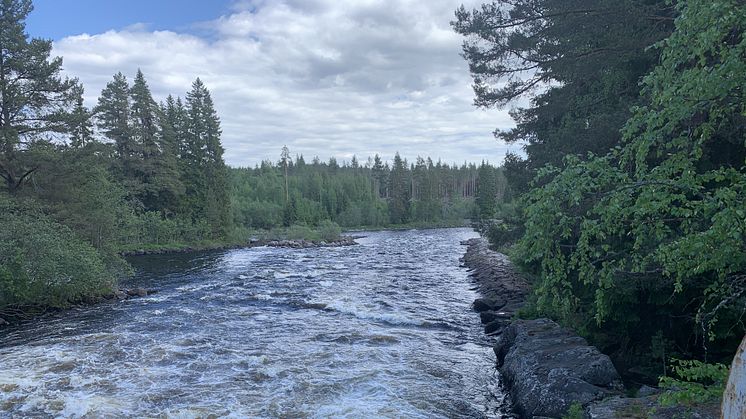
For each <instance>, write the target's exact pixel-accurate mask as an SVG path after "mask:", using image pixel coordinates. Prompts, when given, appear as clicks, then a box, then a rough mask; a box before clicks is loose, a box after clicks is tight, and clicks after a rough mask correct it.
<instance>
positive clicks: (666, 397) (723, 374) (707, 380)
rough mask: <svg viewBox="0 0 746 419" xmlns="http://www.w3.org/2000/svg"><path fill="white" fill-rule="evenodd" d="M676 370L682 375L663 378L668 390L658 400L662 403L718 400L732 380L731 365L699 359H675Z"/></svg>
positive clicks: (664, 386)
mask: <svg viewBox="0 0 746 419" xmlns="http://www.w3.org/2000/svg"><path fill="white" fill-rule="evenodd" d="M672 369H673V372H674V374H676V376H677V377H678V378H673V377H661V379H660V386H661V388H663V389H666V392H665V393H663V394H662V395H661V397H660V399H659V400H658V402H659V403H660V405H661V406H682V405H683V406H689V407H691V406H695V405H700V404H706V403H716V402H717V401H718V400H720V398H721V397H722V396H723V391H725V383H726V382H727V380H728V367H727V366H725V365H723V364H706V363H704V362H700V361H696V360H690V361H686V360H680V359H675V360H673V365H672Z"/></svg>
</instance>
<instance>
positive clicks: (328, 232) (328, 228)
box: [318, 220, 342, 242]
mask: <svg viewBox="0 0 746 419" xmlns="http://www.w3.org/2000/svg"><path fill="white" fill-rule="evenodd" d="M318 231H319V236H321V240H324V241H327V242H332V241H335V240H339V237H340V235H341V234H342V229H341V228H339V226H338V225H337V223H335V222H332V221H329V220H324V221H322V222H321V223H320V224H319V228H318Z"/></svg>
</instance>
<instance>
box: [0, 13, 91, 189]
mask: <svg viewBox="0 0 746 419" xmlns="http://www.w3.org/2000/svg"><path fill="white" fill-rule="evenodd" d="M32 9H33V6H32V4H31V0H14V1H8V0H5V1H2V2H0V16H2V19H1V21H0V25H2V27H1V28H0V45H2V48H0V75H2V76H1V77H0V92H2V100H1V101H0V115H2V123H0V178H2V179H3V180H4V181H5V187H6V190H7V191H8V192H10V193H11V194H13V193H16V192H17V191H18V190H20V189H21V188H22V187H23V186H24V185H25V184H26V183H27V182H28V181H29V180H30V179H31V177H32V175H33V174H34V173H35V172H37V171H38V170H39V167H38V166H37V165H36V164H35V163H36V162H35V161H34V160H33V159H32V158H30V156H28V153H27V152H26V151H27V146H28V144H29V143H31V142H33V141H34V140H35V139H38V138H39V134H41V133H65V132H66V131H67V130H68V128H69V127H70V119H71V118H70V113H71V112H70V111H71V108H72V106H73V105H74V104H75V103H76V102H77V101H78V99H79V98H80V95H81V90H80V87H79V86H78V85H77V80H74V79H68V78H63V77H62V75H61V73H62V59H61V58H59V57H52V56H51V51H52V41H50V40H45V39H39V38H33V39H32V38H30V37H29V36H28V34H26V32H25V20H26V17H27V16H28V14H29V13H30V12H31V10H32Z"/></svg>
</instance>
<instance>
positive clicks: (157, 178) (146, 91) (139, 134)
mask: <svg viewBox="0 0 746 419" xmlns="http://www.w3.org/2000/svg"><path fill="white" fill-rule="evenodd" d="M130 97H131V103H132V108H131V112H130V115H131V118H132V124H131V128H132V129H131V133H132V141H133V142H134V143H135V144H137V146H138V149H139V151H140V153H139V156H138V158H139V161H138V165H137V174H138V176H139V177H140V181H141V182H142V185H143V188H142V192H141V193H140V195H139V198H140V201H141V202H142V204H143V206H144V209H145V210H150V211H169V212H170V210H171V208H169V207H171V206H172V205H173V202H174V201H175V199H176V197H178V196H179V195H180V194H181V193H183V186H182V184H181V181H180V180H179V173H178V170H177V167H176V151H175V149H174V147H173V141H174V139H173V138H167V137H166V136H164V128H163V126H164V125H166V124H165V122H164V121H163V120H165V116H164V115H163V114H162V113H161V111H160V108H159V107H158V105H157V104H156V102H155V100H154V99H153V96H152V94H151V92H150V88H149V87H148V84H147V82H146V81H145V76H144V75H143V73H142V71H140V70H137V75H136V76H135V81H134V83H133V85H132V88H131V89H130ZM169 128H170V127H166V131H167V132H166V135H170V134H171V132H168V131H169Z"/></svg>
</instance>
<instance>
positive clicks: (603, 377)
mask: <svg viewBox="0 0 746 419" xmlns="http://www.w3.org/2000/svg"><path fill="white" fill-rule="evenodd" d="M495 353H496V354H497V358H498V359H497V360H498V365H500V372H501V373H502V375H503V377H504V378H505V380H506V381H507V382H508V384H509V385H510V388H511V397H512V399H513V402H514V406H515V410H516V412H517V413H518V414H520V415H522V416H526V417H531V416H549V417H562V415H564V414H565V413H566V411H567V409H569V408H570V406H571V405H572V404H573V403H576V402H577V403H580V404H582V405H583V406H587V405H588V404H589V403H591V402H593V401H596V400H601V399H603V398H605V397H608V396H610V395H614V394H618V393H619V390H620V389H621V388H622V385H621V380H620V378H619V374H618V373H617V371H616V369H615V368H614V365H613V364H612V363H611V360H610V359H609V357H608V356H606V355H604V354H602V353H601V352H599V351H598V349H596V348H595V347H592V346H588V344H587V343H586V341H585V339H583V338H581V337H579V336H576V335H575V334H574V333H572V332H570V331H568V330H566V329H563V328H561V327H560V326H559V325H557V324H556V323H554V322H553V321H551V320H548V319H537V320H517V321H514V322H512V323H511V324H510V326H508V327H507V328H506V329H505V330H504V331H503V333H502V335H501V336H500V338H499V339H498V343H497V344H496V346H495Z"/></svg>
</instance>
